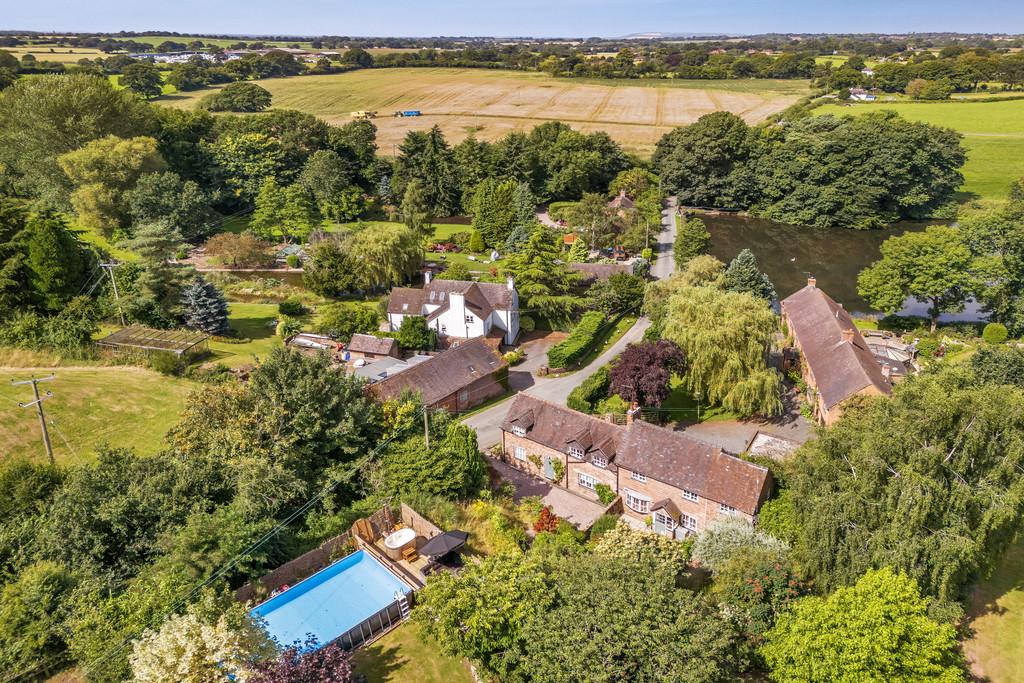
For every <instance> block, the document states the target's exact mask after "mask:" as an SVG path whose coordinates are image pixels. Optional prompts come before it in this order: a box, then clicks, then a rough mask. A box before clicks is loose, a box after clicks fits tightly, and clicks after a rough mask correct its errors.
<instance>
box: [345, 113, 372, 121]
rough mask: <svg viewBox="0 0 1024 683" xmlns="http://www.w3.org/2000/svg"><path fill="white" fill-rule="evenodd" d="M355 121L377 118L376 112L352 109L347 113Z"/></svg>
mask: <svg viewBox="0 0 1024 683" xmlns="http://www.w3.org/2000/svg"><path fill="white" fill-rule="evenodd" d="M349 116H351V117H352V118H353V119H354V120H356V121H367V120H369V119H375V118H377V112H375V111H354V112H352V113H351V114H349Z"/></svg>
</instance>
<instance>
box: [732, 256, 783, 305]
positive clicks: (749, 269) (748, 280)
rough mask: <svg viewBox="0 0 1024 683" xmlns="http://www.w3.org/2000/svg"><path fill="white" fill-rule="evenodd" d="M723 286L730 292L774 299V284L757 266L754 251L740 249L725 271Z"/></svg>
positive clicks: (769, 299) (768, 299)
mask: <svg viewBox="0 0 1024 683" xmlns="http://www.w3.org/2000/svg"><path fill="white" fill-rule="evenodd" d="M725 288H726V289H727V290H728V291H730V292H741V293H745V294H752V295H754V296H756V297H760V298H762V299H765V300H767V301H768V302H769V303H770V302H772V301H774V300H775V285H773V284H772V281H771V280H769V279H768V276H767V275H765V274H764V273H762V272H761V270H760V269H759V268H758V267H757V259H755V258H754V252H752V251H750V250H749V249H744V250H743V251H741V252H740V253H739V254H738V255H737V256H736V258H734V259H733V260H732V263H730V264H729V267H728V268H727V269H726V271H725Z"/></svg>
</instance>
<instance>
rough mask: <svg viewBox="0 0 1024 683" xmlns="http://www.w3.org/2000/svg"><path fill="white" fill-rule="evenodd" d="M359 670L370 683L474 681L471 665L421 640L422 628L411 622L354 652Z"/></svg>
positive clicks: (459, 682) (451, 682)
mask: <svg viewBox="0 0 1024 683" xmlns="http://www.w3.org/2000/svg"><path fill="white" fill-rule="evenodd" d="M355 665H356V671H357V672H359V673H362V674H363V675H365V676H366V680H367V681H368V683H385V682H389V681H393V682H394V683H472V681H473V677H472V676H471V675H470V673H469V667H468V666H467V665H466V664H465V663H464V662H463V661H461V660H459V659H456V658H454V657H448V656H445V655H443V654H441V653H440V652H438V651H437V646H436V645H434V644H432V643H430V642H429V641H428V642H423V641H422V640H420V628H419V626H417V625H416V624H414V623H411V622H408V623H405V624H403V625H402V626H399V627H398V628H396V629H395V630H394V631H392V632H391V633H388V634H387V635H386V636H384V637H383V638H381V639H380V640H378V641H376V642H374V643H373V644H372V645H369V646H367V647H363V648H360V649H359V650H357V651H356V654H355Z"/></svg>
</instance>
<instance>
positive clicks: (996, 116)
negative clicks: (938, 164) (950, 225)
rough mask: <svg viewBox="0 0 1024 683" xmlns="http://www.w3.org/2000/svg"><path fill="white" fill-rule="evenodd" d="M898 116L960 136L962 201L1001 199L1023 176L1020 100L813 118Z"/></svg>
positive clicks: (855, 108) (865, 108) (892, 107)
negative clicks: (963, 152) (964, 152)
mask: <svg viewBox="0 0 1024 683" xmlns="http://www.w3.org/2000/svg"><path fill="white" fill-rule="evenodd" d="M881 110H889V111H895V112H898V113H899V114H900V115H901V116H904V117H906V118H908V119H911V120H913V121H923V122H925V123H931V124H935V125H937V126H947V127H949V128H952V129H954V130H956V131H958V132H960V133H961V134H962V135H963V136H964V140H963V144H964V147H965V148H966V150H967V163H966V164H965V165H964V169H963V174H964V185H963V187H962V188H961V189H962V199H963V200H965V201H969V200H973V199H978V200H981V202H982V203H983V204H985V203H999V202H1002V201H1004V200H1006V198H1007V195H1008V192H1009V188H1010V184H1011V183H1012V182H1013V181H1014V180H1016V179H1017V178H1020V177H1022V176H1024V100H1012V101H1007V102H977V103H966V102H965V103H958V102H932V103H925V102H920V103H911V102H907V103H903V102H899V103H892V104H890V103H875V104H854V105H850V106H842V105H838V104H829V105H825V106H823V107H819V108H818V109H815V110H814V111H815V113H816V114H840V115H842V114H863V113H866V112H869V111H881Z"/></svg>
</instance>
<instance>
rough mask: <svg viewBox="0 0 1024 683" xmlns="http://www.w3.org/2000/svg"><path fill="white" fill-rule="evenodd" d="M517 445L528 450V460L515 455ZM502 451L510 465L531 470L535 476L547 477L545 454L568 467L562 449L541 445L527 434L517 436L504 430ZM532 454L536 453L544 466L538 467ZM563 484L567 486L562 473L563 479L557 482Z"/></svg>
mask: <svg viewBox="0 0 1024 683" xmlns="http://www.w3.org/2000/svg"><path fill="white" fill-rule="evenodd" d="M516 446H521V447H522V448H523V449H524V450H525V451H526V460H519V459H517V458H516V457H515V448H516ZM502 451H503V453H504V458H503V459H504V461H505V462H506V463H508V464H509V465H512V466H513V467H515V468H516V469H520V470H522V471H524V472H529V473H530V474H532V475H533V476H535V477H540V478H542V479H546V477H545V476H544V467H543V462H544V456H545V455H548V456H551V457H552V458H553V459H555V460H558V461H561V463H562V468H563V470H565V469H568V468H567V467H566V466H565V461H566V455H565V453H562V452H561V451H556V450H555V449H553V448H548V447H547V446H544V445H541V444H539V443H537V442H535V441H531V440H530V439H529V438H527V437H525V436H516V435H515V434H513V433H512V432H502ZM530 455H536V456H537V457H538V458H540V460H541V463H542V466H541V467H537V466H536V465H535V464H533V463H532V462H530ZM555 483H557V484H560V485H561V486H563V487H564V486H565V475H564V474H563V475H562V480H561V481H558V482H555Z"/></svg>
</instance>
